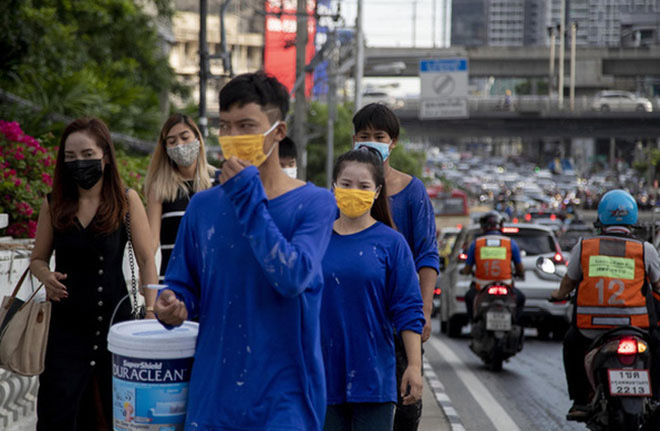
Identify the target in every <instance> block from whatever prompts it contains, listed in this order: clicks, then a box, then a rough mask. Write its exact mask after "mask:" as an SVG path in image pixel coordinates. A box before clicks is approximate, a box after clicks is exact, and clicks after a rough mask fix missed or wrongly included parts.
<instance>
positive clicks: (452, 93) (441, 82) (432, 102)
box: [419, 58, 468, 120]
mask: <svg viewBox="0 0 660 431" xmlns="http://www.w3.org/2000/svg"><path fill="white" fill-rule="evenodd" d="M419 79H420V84H421V94H420V96H419V100H420V104H419V118H420V119H422V120H431V119H439V118H467V116H468V106H467V95H468V61H467V58H444V59H436V60H421V61H420V62H419Z"/></svg>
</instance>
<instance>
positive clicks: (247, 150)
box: [218, 121, 280, 167]
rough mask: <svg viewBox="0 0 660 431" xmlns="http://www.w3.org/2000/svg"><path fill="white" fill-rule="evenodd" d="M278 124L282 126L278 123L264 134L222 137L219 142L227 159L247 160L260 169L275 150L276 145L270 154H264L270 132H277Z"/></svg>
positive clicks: (271, 148)
mask: <svg viewBox="0 0 660 431" xmlns="http://www.w3.org/2000/svg"><path fill="white" fill-rule="evenodd" d="M278 124H280V122H279V121H276V122H275V124H273V125H272V126H271V127H270V129H268V130H267V131H266V133H263V134H256V135H236V136H220V137H219V138H218V141H219V142H220V147H221V148H222V154H223V155H224V156H225V159H228V158H230V157H232V156H236V157H237V158H239V159H241V160H245V161H246V162H250V163H251V164H253V165H254V166H257V167H259V166H260V165H261V164H262V163H263V162H265V161H266V159H267V158H268V157H269V156H270V154H271V153H272V152H273V148H275V144H273V146H272V147H270V151H268V154H265V153H264V140H265V139H266V136H268V134H269V133H270V132H272V131H273V130H275V127H277V125H278Z"/></svg>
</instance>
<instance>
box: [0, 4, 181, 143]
mask: <svg viewBox="0 0 660 431" xmlns="http://www.w3.org/2000/svg"><path fill="white" fill-rule="evenodd" d="M140 4H145V5H154V6H155V9H156V10H157V11H158V17H154V16H151V15H149V14H147V13H146V12H145V10H144V9H143V7H142V6H140ZM170 4H171V2H170V0H146V1H144V2H136V1H133V0H32V1H25V0H23V1H21V0H5V1H3V2H1V5H0V32H1V34H3V38H0V61H1V62H2V65H3V67H2V68H1V69H0V88H2V89H4V90H6V91H9V92H11V93H13V94H16V95H18V96H20V97H23V98H25V99H27V100H29V101H31V102H33V103H34V104H35V105H37V106H40V107H42V108H43V110H42V112H39V113H35V112H32V111H29V110H25V109H20V108H17V107H16V106H8V105H9V104H7V103H3V104H2V106H0V115H1V116H3V117H5V118H8V119H12V120H18V121H20V122H21V124H22V125H23V126H24V127H25V128H26V129H28V130H30V131H31V132H32V133H33V134H39V133H43V132H44V131H47V130H52V129H53V124H51V123H50V122H48V121H44V119H45V117H46V114H54V113H55V114H63V115H66V116H69V117H78V116H81V115H94V116H98V117H100V118H102V119H103V120H105V121H106V122H107V123H108V125H109V126H110V128H111V130H113V131H117V132H124V133H127V134H130V135H133V136H136V137H141V138H145V139H154V137H155V136H157V133H158V130H159V127H160V122H161V121H162V118H161V115H163V114H165V113H161V112H160V99H161V98H162V97H168V95H169V94H171V93H172V92H178V93H180V94H183V93H185V90H184V88H183V87H181V86H180V85H178V84H177V82H176V79H175V75H174V73H173V71H172V70H171V69H170V67H169V64H168V60H167V58H166V56H165V53H164V51H163V49H162V43H163V42H162V41H161V40H160V39H159V36H158V31H157V26H156V24H157V19H166V18H167V17H168V16H169V14H170V13H171V6H170ZM4 35H7V37H4ZM60 127H61V125H60Z"/></svg>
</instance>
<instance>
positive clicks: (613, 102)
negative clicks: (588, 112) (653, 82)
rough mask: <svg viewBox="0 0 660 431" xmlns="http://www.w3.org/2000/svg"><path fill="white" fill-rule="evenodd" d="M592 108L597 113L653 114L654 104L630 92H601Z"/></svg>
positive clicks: (595, 98) (597, 94)
mask: <svg viewBox="0 0 660 431" xmlns="http://www.w3.org/2000/svg"><path fill="white" fill-rule="evenodd" d="M591 107H592V108H593V109H594V110H596V111H601V112H609V111H637V112H652V111H653V104H652V103H651V101H650V100H649V99H647V98H645V97H637V96H635V95H634V94H633V93H630V92H628V91H615V90H611V91H600V92H598V93H596V96H595V97H594V101H593V102H592V104H591Z"/></svg>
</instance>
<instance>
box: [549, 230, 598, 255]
mask: <svg viewBox="0 0 660 431" xmlns="http://www.w3.org/2000/svg"><path fill="white" fill-rule="evenodd" d="M595 234H596V230H595V229H594V228H593V227H592V226H590V225H588V224H580V223H571V224H569V225H567V227H566V229H562V231H561V232H559V235H558V238H557V239H558V240H559V246H560V247H561V249H562V250H563V252H564V254H566V253H570V251H571V250H573V247H575V245H576V244H577V243H578V241H580V239H581V238H590V237H592V236H594V235H595Z"/></svg>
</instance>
